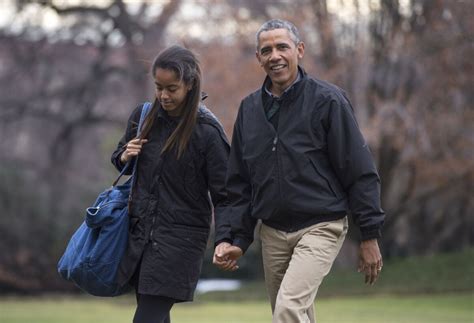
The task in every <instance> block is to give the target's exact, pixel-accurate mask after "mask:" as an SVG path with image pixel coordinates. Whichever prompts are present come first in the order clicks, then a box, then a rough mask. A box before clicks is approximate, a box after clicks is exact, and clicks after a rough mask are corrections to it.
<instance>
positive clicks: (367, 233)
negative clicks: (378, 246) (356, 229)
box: [360, 227, 382, 241]
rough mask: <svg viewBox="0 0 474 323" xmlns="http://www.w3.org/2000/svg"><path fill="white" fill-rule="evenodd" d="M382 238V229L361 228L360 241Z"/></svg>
mask: <svg viewBox="0 0 474 323" xmlns="http://www.w3.org/2000/svg"><path fill="white" fill-rule="evenodd" d="M381 237H382V232H381V228H379V227H375V228H374V227H370V228H360V240H361V241H367V240H371V239H380V238H381Z"/></svg>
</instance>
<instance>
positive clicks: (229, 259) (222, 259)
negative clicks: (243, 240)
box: [212, 242, 243, 271]
mask: <svg viewBox="0 0 474 323" xmlns="http://www.w3.org/2000/svg"><path fill="white" fill-rule="evenodd" d="M242 254H243V252H242V249H240V248H239V247H236V246H233V245H231V244H230V243H228V242H221V243H219V244H218V245H217V247H216V249H215V250H214V258H213V260H212V262H213V264H214V265H216V266H217V267H218V268H220V269H222V270H225V271H234V270H237V269H239V266H238V265H237V259H239V258H240V257H241V256H242Z"/></svg>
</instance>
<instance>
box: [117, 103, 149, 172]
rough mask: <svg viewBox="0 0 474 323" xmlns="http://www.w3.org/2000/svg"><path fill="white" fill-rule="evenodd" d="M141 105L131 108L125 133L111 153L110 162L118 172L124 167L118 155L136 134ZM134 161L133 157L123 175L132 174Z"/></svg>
mask: <svg viewBox="0 0 474 323" xmlns="http://www.w3.org/2000/svg"><path fill="white" fill-rule="evenodd" d="M141 107H142V106H141V105H140V106H138V107H136V108H135V109H134V110H133V112H132V114H131V115H130V117H129V118H128V122H127V129H126V130H125V134H124V135H123V136H122V138H121V139H120V141H119V143H118V144H117V148H116V149H115V151H114V152H113V153H112V157H111V161H112V164H113V165H114V166H115V168H117V170H118V171H119V172H121V171H122V169H123V168H124V167H125V164H123V163H122V162H121V161H120V156H121V155H122V153H123V152H124V151H125V145H126V144H127V143H128V142H129V141H130V140H132V139H133V138H135V137H136V136H137V129H138V123H139V121H140V114H141ZM134 162H135V158H134V159H133V160H132V165H130V167H128V169H127V171H126V172H125V175H131V174H132V172H133V163H134Z"/></svg>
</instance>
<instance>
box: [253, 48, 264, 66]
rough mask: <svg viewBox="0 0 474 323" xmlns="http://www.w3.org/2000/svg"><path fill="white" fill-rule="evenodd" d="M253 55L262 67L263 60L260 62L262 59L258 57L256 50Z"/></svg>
mask: <svg viewBox="0 0 474 323" xmlns="http://www.w3.org/2000/svg"><path fill="white" fill-rule="evenodd" d="M255 57H257V61H258V63H259V64H260V66H262V67H263V62H262V59H261V58H260V54H259V53H258V51H256V52H255Z"/></svg>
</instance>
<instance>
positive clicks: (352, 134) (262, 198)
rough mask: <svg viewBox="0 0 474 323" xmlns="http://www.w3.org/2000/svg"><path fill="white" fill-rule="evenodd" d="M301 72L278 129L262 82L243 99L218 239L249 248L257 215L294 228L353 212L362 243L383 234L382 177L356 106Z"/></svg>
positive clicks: (268, 222)
mask: <svg viewBox="0 0 474 323" xmlns="http://www.w3.org/2000/svg"><path fill="white" fill-rule="evenodd" d="M300 71H301V75H302V78H301V80H300V81H298V82H297V83H295V84H294V85H293V86H292V87H291V88H290V89H289V90H288V91H286V92H285V93H284V94H283V95H282V97H281V101H280V106H281V108H280V111H279V115H278V118H279V120H278V128H277V130H275V128H274V127H273V125H272V124H271V123H270V122H269V121H268V120H267V119H266V116H265V113H264V107H263V104H264V103H263V102H267V101H268V100H272V98H270V97H269V95H268V94H267V93H266V92H265V89H264V87H263V86H262V88H261V89H260V90H258V91H256V92H254V93H252V94H250V95H249V96H248V97H246V98H245V99H244V100H243V101H242V102H241V105H240V108H239V112H238V116H237V120H236V122H235V125H234V133H233V138H232V147H231V152H230V156H229V165H228V171H227V179H226V188H227V191H228V198H229V202H230V208H228V212H227V214H226V222H225V223H220V227H218V228H217V235H216V241H223V240H229V241H233V243H234V245H237V246H239V247H241V248H242V249H243V250H244V251H245V250H246V249H247V248H248V246H249V245H250V244H251V243H252V241H253V231H254V228H255V225H256V222H257V220H258V219H261V220H262V222H263V223H265V224H266V225H268V226H270V227H273V228H275V229H278V230H283V231H286V232H292V231H297V230H300V229H302V228H305V227H308V226H310V225H313V224H316V223H319V222H323V221H331V220H336V219H339V218H342V217H344V216H346V214H348V213H351V214H352V217H353V220H354V221H355V223H357V224H358V226H359V228H360V231H361V238H362V240H368V239H371V238H378V237H380V229H381V226H382V224H383V221H384V212H383V211H382V209H381V207H380V180H379V176H378V174H377V170H376V168H375V165H374V162H373V159H372V156H371V153H370V151H369V147H368V146H367V143H366V142H365V140H364V138H363V137H362V134H361V132H360V130H359V127H358V125H357V122H356V119H355V117H354V112H353V109H352V106H351V104H350V102H349V100H348V99H347V98H346V96H345V95H344V93H343V91H342V90H341V89H339V88H338V87H336V86H334V85H332V84H329V83H327V82H323V81H320V80H316V79H313V78H310V77H308V75H307V74H306V73H305V72H304V71H303V70H302V69H301V68H300ZM268 82H270V81H269V79H268V77H267V79H266V81H265V83H264V84H266V83H268ZM264 86H265V85H264Z"/></svg>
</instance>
